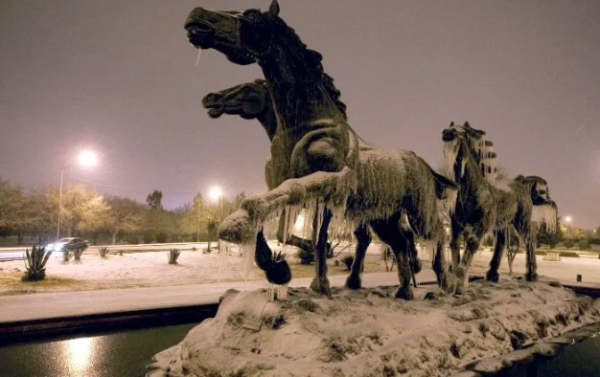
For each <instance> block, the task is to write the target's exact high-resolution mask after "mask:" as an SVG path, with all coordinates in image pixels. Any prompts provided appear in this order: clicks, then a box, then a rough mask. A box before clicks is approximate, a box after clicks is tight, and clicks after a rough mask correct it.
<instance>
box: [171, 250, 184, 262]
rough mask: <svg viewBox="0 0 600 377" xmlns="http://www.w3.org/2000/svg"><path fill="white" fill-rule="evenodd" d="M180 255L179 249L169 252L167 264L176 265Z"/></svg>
mask: <svg viewBox="0 0 600 377" xmlns="http://www.w3.org/2000/svg"><path fill="white" fill-rule="evenodd" d="M180 254H181V251H179V249H171V250H169V264H177V258H179V255H180Z"/></svg>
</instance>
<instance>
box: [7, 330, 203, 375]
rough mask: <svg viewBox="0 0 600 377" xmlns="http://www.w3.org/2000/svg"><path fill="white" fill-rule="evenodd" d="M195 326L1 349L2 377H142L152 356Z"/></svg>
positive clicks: (128, 332) (177, 340)
mask: <svg viewBox="0 0 600 377" xmlns="http://www.w3.org/2000/svg"><path fill="white" fill-rule="evenodd" d="M194 326H196V324H185V325H177V326H165V327H156V328H151V329H142V330H130V331H123V332H118V333H113V334H106V335H97V336H87V337H85V336H84V337H75V338H71V339H65V340H56V341H37V342H31V343H22V344H16V345H10V346H4V347H2V348H0V376H2V377H141V376H144V373H145V367H146V365H148V364H150V362H151V359H152V356H154V355H155V354H156V353H158V352H160V351H162V350H164V349H167V348H169V347H171V346H174V345H175V344H177V343H179V342H180V341H181V340H183V338H184V337H185V335H186V334H187V333H188V331H189V330H190V329H191V328H192V327H194Z"/></svg>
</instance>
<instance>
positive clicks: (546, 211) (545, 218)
mask: <svg viewBox="0 0 600 377" xmlns="http://www.w3.org/2000/svg"><path fill="white" fill-rule="evenodd" d="M531 221H535V222H544V223H546V230H547V232H548V234H554V233H555V232H556V223H557V211H556V207H555V206H554V205H553V204H542V205H537V206H533V211H532V212H531Z"/></svg>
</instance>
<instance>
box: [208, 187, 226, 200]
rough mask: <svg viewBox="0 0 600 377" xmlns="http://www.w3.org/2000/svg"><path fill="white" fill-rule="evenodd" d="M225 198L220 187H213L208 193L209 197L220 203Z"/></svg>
mask: <svg viewBox="0 0 600 377" xmlns="http://www.w3.org/2000/svg"><path fill="white" fill-rule="evenodd" d="M222 196H223V190H222V189H221V187H220V186H213V187H212V188H211V189H210V191H209V192H208V197H209V198H211V199H212V200H214V201H218V200H219V199H221V197H222Z"/></svg>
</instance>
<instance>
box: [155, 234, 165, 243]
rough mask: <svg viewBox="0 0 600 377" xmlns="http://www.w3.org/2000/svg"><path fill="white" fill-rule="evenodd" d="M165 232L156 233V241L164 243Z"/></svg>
mask: <svg viewBox="0 0 600 377" xmlns="http://www.w3.org/2000/svg"><path fill="white" fill-rule="evenodd" d="M167 238H168V237H167V234H166V233H158V235H156V242H158V243H166V242H167Z"/></svg>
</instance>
